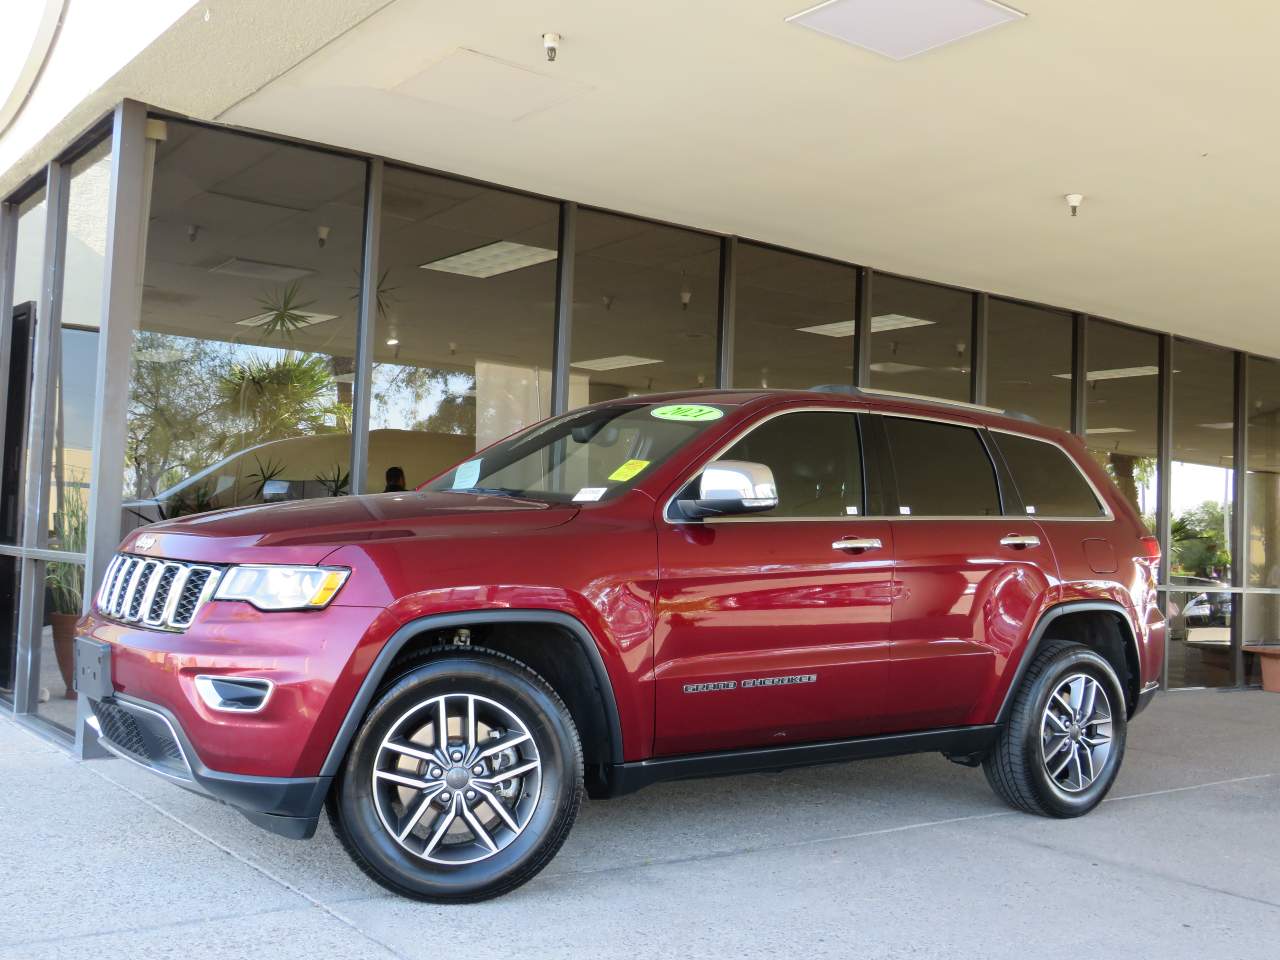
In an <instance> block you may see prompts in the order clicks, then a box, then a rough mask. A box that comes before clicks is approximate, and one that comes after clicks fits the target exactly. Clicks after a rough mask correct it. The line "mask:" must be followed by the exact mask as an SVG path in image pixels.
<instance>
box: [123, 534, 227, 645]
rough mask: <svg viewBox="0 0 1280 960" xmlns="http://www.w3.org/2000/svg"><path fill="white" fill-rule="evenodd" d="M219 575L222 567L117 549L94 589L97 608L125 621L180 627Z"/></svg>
mask: <svg viewBox="0 0 1280 960" xmlns="http://www.w3.org/2000/svg"><path fill="white" fill-rule="evenodd" d="M221 579H222V568H221V567H213V566H209V565H207V564H202V563H184V562H183V561H181V560H158V559H154V558H151V557H138V556H133V555H132V554H126V553H121V554H117V555H116V556H115V557H114V558H113V559H112V561H111V563H110V564H108V566H107V573H106V576H104V577H103V582H102V587H101V588H100V589H99V591H98V611H99V612H100V613H102V614H104V615H106V616H108V617H111V618H112V619H114V620H121V621H124V622H125V623H141V624H143V625H145V626H147V627H154V628H157V629H161V630H185V629H186V628H187V627H189V626H191V622H192V621H193V620H194V619H195V616H196V614H197V613H198V612H199V610H200V608H201V607H202V606H204V604H205V603H206V602H207V601H208V600H209V599H210V598H211V597H212V596H213V592H214V590H215V589H217V586H218V581H219V580H221Z"/></svg>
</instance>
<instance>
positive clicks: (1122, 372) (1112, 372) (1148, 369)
mask: <svg viewBox="0 0 1280 960" xmlns="http://www.w3.org/2000/svg"><path fill="white" fill-rule="evenodd" d="M1159 372H1160V368H1159V367H1155V366H1142V367H1112V368H1111V369H1109V370H1090V371H1089V372H1088V373H1087V374H1085V378H1086V379H1087V380H1089V381H1094V380H1128V379H1129V378H1130V377H1154V376H1155V375H1156V374H1158V373H1159ZM1173 372H1174V373H1177V372H1178V371H1177V370H1175V371H1173ZM1054 376H1055V377H1057V378H1058V379H1059V380H1070V379H1071V374H1069V373H1055V374H1054Z"/></svg>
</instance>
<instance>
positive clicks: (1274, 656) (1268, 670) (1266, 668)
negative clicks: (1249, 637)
mask: <svg viewBox="0 0 1280 960" xmlns="http://www.w3.org/2000/svg"><path fill="white" fill-rule="evenodd" d="M1244 652H1245V653H1252V654H1253V655H1254V656H1255V657H1257V658H1258V659H1259V660H1260V661H1261V663H1262V689H1263V690H1266V691H1268V692H1269V693H1280V643H1250V644H1245V647H1244Z"/></svg>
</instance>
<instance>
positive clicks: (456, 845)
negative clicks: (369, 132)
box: [77, 388, 1165, 901]
mask: <svg viewBox="0 0 1280 960" xmlns="http://www.w3.org/2000/svg"><path fill="white" fill-rule="evenodd" d="M1158 558H1159V548H1158V546H1157V544H1156V541H1155V540H1154V539H1153V538H1152V537H1150V536H1148V535H1147V531H1146V529H1145V528H1144V527H1143V524H1142V521H1141V519H1140V518H1139V516H1138V515H1137V514H1136V513H1135V512H1134V510H1133V508H1132V507H1131V506H1130V505H1129V503H1128V502H1126V500H1125V499H1124V498H1123V497H1122V496H1121V495H1120V494H1119V493H1118V492H1117V491H1116V489H1115V488H1114V487H1113V486H1112V485H1111V483H1110V482H1109V481H1108V479H1107V475H1106V473H1105V471H1104V470H1103V468H1102V467H1100V466H1099V465H1098V464H1097V463H1096V462H1095V461H1094V460H1093V459H1092V458H1091V457H1090V456H1089V454H1088V453H1087V452H1086V451H1085V448H1084V446H1083V444H1082V443H1081V442H1080V441H1079V440H1078V439H1077V438H1075V437H1072V436H1069V435H1067V434H1064V433H1062V432H1060V431H1057V430H1052V429H1048V428H1046V427H1043V426H1039V425H1037V424H1036V423H1034V422H1031V421H1029V420H1027V419H1024V418H1019V417H1017V416H1013V415H1005V414H1002V413H1001V411H998V410H992V409H990V408H982V407H976V406H970V405H967V404H946V403H939V402H936V401H925V400H921V399H917V398H911V397H905V396H902V395H892V394H884V393H873V392H871V391H856V390H851V389H846V388H819V389H818V390H814V391H794V392H773V391H720V392H707V391H700V392H697V393H690V394H679V395H676V394H672V395H664V396H653V397H632V398H627V399H623V400H616V401H611V402H608V403H603V404H598V405H596V406H592V407H587V408H585V409H581V410H577V411H575V412H573V413H570V414H567V415H565V416H562V417H557V418H554V419H552V420H548V421H545V422H543V423H540V424H538V425H536V426H534V427H531V428H529V429H528V430H525V431H523V432H521V433H518V434H516V435H514V436H512V437H510V438H509V439H507V440H504V441H502V442H500V443H497V444H495V445H494V446H492V447H489V448H488V449H486V450H483V451H481V452H479V453H477V454H476V455H475V456H474V457H472V458H471V459H469V460H467V461H465V462H464V463H461V464H459V465H457V466H456V467H454V468H453V469H451V470H450V471H448V472H447V473H444V474H442V475H441V476H439V477H438V478H436V479H435V480H433V481H431V482H430V483H428V484H426V485H425V486H423V487H421V488H420V489H418V490H417V491H414V492H410V493H385V494H379V495H377V496H361V497H343V498H335V499H329V500H311V501H302V502H294V503H288V504H279V505H274V506H258V507H246V508H236V509H230V510H223V511H219V512H215V513H208V514H203V515H200V516H195V517H190V518H187V519H181V520H174V521H170V522H166V523H161V524H157V525H154V526H150V527H146V528H144V529H142V530H138V531H135V532H134V533H133V534H131V535H130V536H129V537H128V538H127V539H126V540H125V542H124V544H123V546H122V548H121V552H120V554H119V555H118V556H117V557H116V558H115V559H114V561H113V562H112V564H111V566H110V568H109V569H108V571H107V573H106V576H105V578H104V580H103V582H102V585H101V589H100V590H99V592H98V595H97V600H96V604H95V609H94V612H93V613H92V614H90V615H89V616H88V617H87V618H85V619H84V620H83V621H82V622H81V624H80V640H79V641H78V644H77V655H78V665H77V684H78V687H79V689H80V691H81V692H82V694H84V695H85V696H87V697H88V698H89V699H90V701H91V704H92V709H93V721H92V723H93V725H94V726H95V727H96V729H97V731H98V732H99V735H100V737H101V740H102V743H103V744H104V745H105V746H106V747H107V748H108V749H110V750H112V751H114V752H115V753H117V754H120V755H121V756H124V757H126V758H128V759H131V760H134V761H136V762H138V763H141V764H144V765H145V766H147V767H148V768H150V769H151V770H154V771H156V772H157V773H160V774H162V775H164V776H165V777H167V778H169V779H171V780H173V781H174V782H176V783H178V784H181V785H182V786H185V787H187V788H188V789H191V790H195V791H197V792H200V793H204V794H207V795H209V796H212V797H214V798H217V799H219V800H223V801H225V802H226V803H229V804H231V805H232V806H234V807H237V808H238V809H240V810H241V811H242V812H243V813H244V814H245V815H246V816H247V817H248V818H249V819H250V820H252V821H253V822H254V823H257V824H259V825H260V826H263V827H266V828H267V829H269V830H273V831H275V832H277V833H281V834H284V835H286V836H291V837H299V838H303V837H309V836H311V834H312V833H313V832H314V831H315V829H316V824H317V821H318V819H319V816H320V813H321V810H322V808H327V811H328V815H329V817H330V818H331V821H332V823H333V827H334V829H335V831H336V832H337V834H338V836H339V837H340V838H341V840H342V842H343V844H344V845H345V846H346V848H347V850H348V851H349V852H350V854H351V856H352V857H353V858H354V859H355V861H356V863H358V864H359V865H360V866H361V867H362V868H363V869H364V870H365V871H367V872H368V873H369V874H370V875H371V876H372V877H373V878H374V879H375V880H377V881H378V882H379V883H382V884H383V885H385V886H387V887H388V888H390V889H392V890H394V891H396V892H398V893H401V894H404V895H406V896H410V897H417V898H421V899H424V900H437V901H458V900H478V899H483V898H485V897H491V896H496V895H498V894H500V893H503V892H505V891H507V890H510V889H512V888H514V887H516V886H517V885H519V884H521V883H523V882H524V881H526V880H528V879H529V878H530V877H532V876H533V875H534V874H535V873H537V872H538V870H540V869H541V868H542V867H544V866H545V865H546V864H547V863H548V862H549V861H550V860H551V858H552V857H553V856H554V855H555V853H556V851H557V849H558V848H559V847H560V845H561V844H562V843H563V842H564V839H565V837H566V835H567V834H568V832H569V828H570V826H571V825H572V824H573V821H574V817H575V815H576V814H577V812H578V807H579V804H580V802H581V798H582V794H583V792H584V791H585V792H586V793H587V795H589V796H591V797H606V796H617V795H619V794H624V793H628V792H630V791H632V790H636V789H637V788H639V787H642V786H644V785H645V784H648V783H652V782H654V781H657V780H666V779H671V778H681V777H700V776H709V775H716V774H730V773H744V772H749V771H761V770H779V769H782V768H784V767H789V766H793V765H797V764H811V763H828V762H833V761H844V760H851V759H856V758H860V757H873V756H886V755H890V754H900V753H908V752H913V751H926V750H927V751H933V750H936V751H939V752H941V753H942V754H943V755H944V756H946V757H948V758H949V759H951V760H953V761H956V762H958V763H963V764H967V765H971V766H977V765H979V764H981V765H982V767H983V769H984V771H985V772H986V775H987V779H988V780H989V781H990V783H991V785H992V787H993V788H994V789H995V791H996V793H997V794H999V795H1000V796H1001V797H1002V798H1003V799H1005V800H1006V801H1008V802H1009V803H1011V804H1012V805H1014V806H1016V807H1018V808H1020V809H1022V810H1026V811H1028V812H1032V813H1038V814H1043V815H1047V816H1053V817H1073V816H1078V815H1080V814H1083V813H1086V812H1087V811H1089V810H1090V809H1092V808H1093V807H1094V806H1096V805H1097V804H1098V803H1099V801H1101V799H1102V798H1103V796H1104V795H1105V794H1106V792H1107V790H1108V789H1109V788H1110V787H1111V784H1112V783H1113V781H1114V780H1115V777H1116V773H1117V771H1118V770H1119V767H1120V761H1121V758H1122V756H1123V754H1124V746H1125V728H1126V722H1127V721H1128V719H1129V718H1130V717H1132V716H1133V715H1134V714H1135V713H1137V711H1138V710H1140V709H1141V708H1142V707H1143V706H1144V705H1145V704H1146V702H1147V701H1148V699H1149V698H1150V696H1151V695H1152V693H1153V692H1154V690H1155V688H1156V685H1157V678H1158V677H1159V676H1160V668H1161V660H1162V657H1163V650H1164V630H1165V625H1164V621H1163V619H1162V617H1161V615H1160V613H1159V611H1158V610H1157V607H1156V591H1155V584H1156V580H1155V576H1156V565H1157V561H1158Z"/></svg>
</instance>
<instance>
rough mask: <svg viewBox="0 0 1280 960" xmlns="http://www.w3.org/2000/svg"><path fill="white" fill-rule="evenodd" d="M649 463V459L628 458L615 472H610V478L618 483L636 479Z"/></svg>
mask: <svg viewBox="0 0 1280 960" xmlns="http://www.w3.org/2000/svg"><path fill="white" fill-rule="evenodd" d="M648 465H649V461H648V460H628V461H627V462H626V463H624V464H623V465H622V466H620V467H619V468H618V469H617V470H615V471H613V473H611V474H609V479H610V480H615V481H617V482H618V483H626V482H627V481H628V480H634V479H635V478H636V477H638V476H640V473H641V472H642V471H643V470H644V468H645V467H647V466H648Z"/></svg>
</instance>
